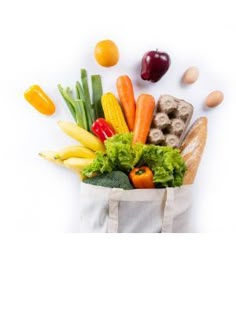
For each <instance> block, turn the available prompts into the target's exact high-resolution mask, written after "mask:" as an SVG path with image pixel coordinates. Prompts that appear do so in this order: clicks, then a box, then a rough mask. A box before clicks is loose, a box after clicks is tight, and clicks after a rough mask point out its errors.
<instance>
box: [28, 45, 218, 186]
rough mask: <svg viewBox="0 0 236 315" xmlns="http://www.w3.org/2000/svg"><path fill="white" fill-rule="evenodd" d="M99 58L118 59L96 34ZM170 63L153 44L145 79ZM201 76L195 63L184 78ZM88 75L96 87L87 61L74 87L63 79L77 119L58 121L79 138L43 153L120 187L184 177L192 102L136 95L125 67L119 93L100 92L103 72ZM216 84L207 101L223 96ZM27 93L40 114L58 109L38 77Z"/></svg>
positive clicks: (91, 180)
mask: <svg viewBox="0 0 236 315" xmlns="http://www.w3.org/2000/svg"><path fill="white" fill-rule="evenodd" d="M95 59H96V60H97V62H98V63H99V64H100V65H101V66H104V67H111V66H114V65H115V64H116V63H117V62H118V60H119V51H118V48H117V46H116V45H115V43H114V42H112V41H109V40H106V41H102V42H99V43H98V44H97V45H96V47H95ZM169 66H170V57H169V55H168V54H167V53H164V52H159V51H149V52H147V53H146V54H144V56H143V58H142V61H141V73H140V76H141V79H143V80H148V81H150V82H157V81H159V80H160V79H161V78H162V76H163V75H164V74H165V73H166V72H167V71H168V69H169ZM197 78H198V71H197V69H196V68H194V67H191V68H189V69H188V70H187V71H186V72H185V74H184V76H183V82H184V83H185V84H192V83H194V82H195V81H196V80H197ZM90 79H91V88H90V82H89V79H88V75H87V71H86V70H85V69H82V70H81V80H80V82H79V81H78V82H76V84H75V89H74V90H73V89H71V88H69V87H67V88H64V87H63V86H62V85H61V84H59V85H58V89H59V92H60V94H61V96H62V98H63V99H64V101H65V103H66V105H67V107H68V109H69V111H70V113H71V115H72V117H73V119H74V122H67V121H59V122H58V124H59V127H60V128H61V129H62V130H63V131H64V132H65V133H66V134H67V135H69V136H70V137H72V138H73V139H75V140H77V141H78V142H79V143H80V145H73V146H68V147H66V148H63V149H62V150H59V151H58V152H53V151H50V152H42V153H40V156H42V157H43V158H45V159H47V160H50V161H53V162H55V163H57V164H60V165H64V166H66V167H68V168H70V169H72V170H74V171H75V172H77V173H78V174H79V175H80V178H81V180H82V181H83V182H85V183H87V184H92V185H98V186H104V187H117V188H123V189H143V188H145V189H146V188H163V187H176V186H181V185H183V183H184V177H185V175H186V172H187V169H188V165H187V164H188V163H186V159H185V155H184V154H183V150H181V146H182V145H183V143H184V141H185V138H184V137H186V130H187V127H188V125H189V123H190V120H191V117H192V113H193V106H192V105H191V104H189V103H188V102H185V101H184V100H180V99H177V98H175V97H173V96H170V95H162V96H160V98H159V99H158V100H156V99H155V97H154V96H152V95H149V94H141V95H139V96H138V98H137V100H136V99H135V96H134V87H133V83H132V80H131V78H130V77H129V76H128V75H122V76H119V77H118V78H117V80H116V88H117V94H118V97H116V96H115V95H114V94H113V93H110V92H106V93H104V92H103V86H102V78H101V76H100V75H98V74H96V75H92V76H91V78H90ZM90 90H91V92H90ZM216 92H217V93H218V94H217V95H216V96H215V95H214V93H213V96H212V95H211V96H210V101H211V106H210V107H214V106H216V105H218V104H219V103H220V102H221V101H222V100H223V95H219V93H220V92H219V91H216ZM220 96H221V99H219V98H220ZM214 97H215V99H216V98H217V97H218V99H216V100H214ZM25 98H26V100H27V101H28V102H29V103H30V104H31V105H33V106H34V107H35V108H36V109H37V110H38V111H40V112H41V113H43V114H46V115H51V114H53V113H54V111H55V105H54V103H53V102H52V101H51V99H50V98H49V97H48V96H47V95H46V94H45V92H44V91H43V90H42V89H41V88H40V87H39V86H38V85H34V86H32V87H31V88H30V89H29V90H27V91H26V92H25ZM208 102H209V97H208ZM217 102H218V103H217Z"/></svg>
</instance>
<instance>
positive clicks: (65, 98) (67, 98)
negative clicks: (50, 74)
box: [58, 84, 77, 121]
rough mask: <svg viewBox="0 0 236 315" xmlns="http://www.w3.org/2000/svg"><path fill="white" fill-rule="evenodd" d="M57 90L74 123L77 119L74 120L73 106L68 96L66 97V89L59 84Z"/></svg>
mask: <svg viewBox="0 0 236 315" xmlns="http://www.w3.org/2000/svg"><path fill="white" fill-rule="evenodd" d="M58 90H59V92H60V94H61V96H62V97H63V99H64V101H65V103H66V105H67V107H68V108H69V110H70V112H71V114H72V116H73V118H74V120H75V121H76V120H77V118H76V110H75V108H74V105H73V102H72V101H73V100H72V99H71V97H70V95H68V93H67V91H66V89H64V88H63V87H62V86H61V84H58Z"/></svg>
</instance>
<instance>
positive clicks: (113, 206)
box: [108, 188, 122, 233]
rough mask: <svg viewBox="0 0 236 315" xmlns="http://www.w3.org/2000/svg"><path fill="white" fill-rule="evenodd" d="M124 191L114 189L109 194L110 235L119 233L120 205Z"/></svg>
mask: <svg viewBox="0 0 236 315" xmlns="http://www.w3.org/2000/svg"><path fill="white" fill-rule="evenodd" d="M121 195H122V189H119V188H112V189H111V192H110V194H109V201H108V206H109V210H108V211H109V213H108V233H117V232H118V227H119V203H120V199H121Z"/></svg>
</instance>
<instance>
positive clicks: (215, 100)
mask: <svg viewBox="0 0 236 315" xmlns="http://www.w3.org/2000/svg"><path fill="white" fill-rule="evenodd" d="M223 100H224V94H223V93H222V92H221V91H213V92H211V93H210V94H209V95H208V96H207V98H206V100H205V104H206V106H207V107H210V108H212V107H216V106H218V105H219V104H220V103H222V102H223Z"/></svg>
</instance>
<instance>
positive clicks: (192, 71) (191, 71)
mask: <svg viewBox="0 0 236 315" xmlns="http://www.w3.org/2000/svg"><path fill="white" fill-rule="evenodd" d="M198 76H199V71H198V68H197V67H190V68H188V69H187V70H186V71H185V72H184V74H183V77H182V82H183V83H185V84H193V83H194V82H196V81H197V79H198Z"/></svg>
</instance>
